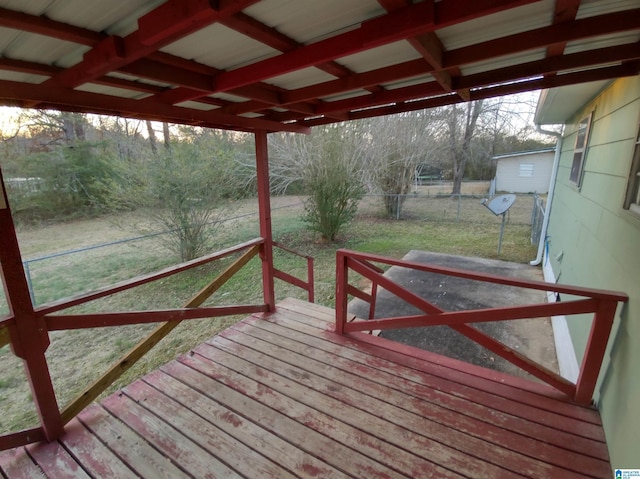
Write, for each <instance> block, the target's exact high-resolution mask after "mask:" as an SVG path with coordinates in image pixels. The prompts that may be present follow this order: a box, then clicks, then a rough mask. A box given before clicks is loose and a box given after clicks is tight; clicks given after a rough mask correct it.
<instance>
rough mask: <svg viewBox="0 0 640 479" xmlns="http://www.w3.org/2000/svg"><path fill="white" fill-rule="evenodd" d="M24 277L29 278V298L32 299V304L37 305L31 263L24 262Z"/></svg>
mask: <svg viewBox="0 0 640 479" xmlns="http://www.w3.org/2000/svg"><path fill="white" fill-rule="evenodd" d="M22 265H23V266H24V275H25V277H26V278H27V286H28V287H29V297H30V298H31V304H33V305H34V306H35V305H36V293H35V292H34V291H33V282H32V281H31V270H30V269H29V262H28V261H23V262H22Z"/></svg>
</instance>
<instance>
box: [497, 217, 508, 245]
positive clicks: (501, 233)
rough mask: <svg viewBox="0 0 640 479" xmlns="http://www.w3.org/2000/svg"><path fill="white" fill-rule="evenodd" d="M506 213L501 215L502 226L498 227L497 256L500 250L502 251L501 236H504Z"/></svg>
mask: <svg viewBox="0 0 640 479" xmlns="http://www.w3.org/2000/svg"><path fill="white" fill-rule="evenodd" d="M506 214H507V212H506V211H505V212H504V213H502V224H501V225H500V239H498V255H499V254H500V250H501V249H502V235H503V234H504V221H505V218H506Z"/></svg>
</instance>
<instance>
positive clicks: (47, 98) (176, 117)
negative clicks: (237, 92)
mask: <svg viewBox="0 0 640 479" xmlns="http://www.w3.org/2000/svg"><path fill="white" fill-rule="evenodd" d="M0 99H2V100H3V101H5V102H6V101H10V100H18V101H30V102H33V103H35V104H47V105H51V106H54V105H55V106H54V108H58V107H60V108H64V106H65V105H66V106H68V107H71V108H81V109H83V110H84V111H91V112H94V113H105V114H112V115H119V116H131V117H137V118H148V119H153V120H156V119H164V120H165V121H169V122H175V123H187V124H193V123H194V122H199V123H200V124H201V125H202V126H208V127H212V128H224V129H236V130H242V131H254V130H256V129H264V130H268V131H293V132H301V133H306V132H308V130H307V128H306V127H300V126H299V125H291V124H290V125H287V124H281V123H277V122H272V121H269V120H263V119H260V118H244V117H238V116H233V115H227V114H224V113H220V112H217V111H215V110H213V111H197V110H193V109H186V108H180V107H175V106H171V105H165V104H161V103H148V102H144V101H138V100H131V99H128V98H121V97H114V96H109V95H102V94H96V93H90V92H83V91H76V90H69V89H67V88H62V87H53V86H51V85H48V84H47V82H44V83H42V84H39V85H31V84H24V83H19V82H9V81H0Z"/></svg>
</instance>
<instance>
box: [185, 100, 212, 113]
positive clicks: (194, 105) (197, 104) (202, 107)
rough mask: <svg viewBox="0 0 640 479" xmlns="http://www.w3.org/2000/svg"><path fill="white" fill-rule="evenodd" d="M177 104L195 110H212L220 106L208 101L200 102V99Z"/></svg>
mask: <svg viewBox="0 0 640 479" xmlns="http://www.w3.org/2000/svg"><path fill="white" fill-rule="evenodd" d="M176 106H180V107H182V108H193V109H194V110H201V111H211V110H217V109H218V108H220V107H219V106H215V105H209V104H208V103H200V102H199V101H183V102H181V103H176Z"/></svg>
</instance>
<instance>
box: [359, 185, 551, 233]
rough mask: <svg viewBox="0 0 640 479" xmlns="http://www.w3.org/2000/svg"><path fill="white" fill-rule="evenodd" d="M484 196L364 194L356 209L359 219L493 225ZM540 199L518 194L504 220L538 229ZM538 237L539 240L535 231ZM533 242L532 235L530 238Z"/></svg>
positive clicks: (499, 218)
mask: <svg viewBox="0 0 640 479" xmlns="http://www.w3.org/2000/svg"><path fill="white" fill-rule="evenodd" d="M488 198H489V196H488V195H487V194H484V195H480V194H459V195H448V194H436V195H425V194H421V193H409V194H407V195H366V196H365V197H364V198H363V199H362V201H361V202H360V205H359V207H358V215H360V216H363V217H386V218H392V219H397V220H421V221H445V222H465V223H496V222H500V221H501V220H502V218H501V217H496V215H494V214H493V213H492V212H491V210H489V209H488V208H486V207H485V206H484V204H483V200H486V199H488ZM541 202H542V199H541V198H540V196H538V195H533V194H518V195H516V201H515V203H514V204H513V206H511V208H509V210H508V211H507V212H506V221H507V222H509V223H511V224H526V225H531V224H534V225H535V227H536V228H537V229H539V228H540V227H541V226H542V222H541V221H542V220H541V218H542V216H541V215H543V214H544V209H542V213H539V211H540V208H541ZM537 234H538V238H539V232H538V233H537ZM532 240H533V236H532Z"/></svg>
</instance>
